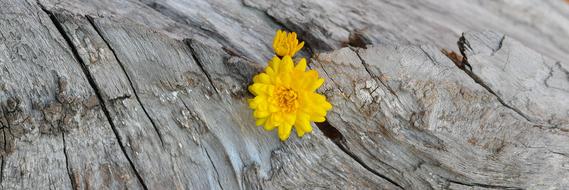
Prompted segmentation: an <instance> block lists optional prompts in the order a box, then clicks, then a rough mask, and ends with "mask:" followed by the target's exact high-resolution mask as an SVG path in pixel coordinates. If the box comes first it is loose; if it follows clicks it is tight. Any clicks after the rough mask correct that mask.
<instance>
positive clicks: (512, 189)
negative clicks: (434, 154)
mask: <svg viewBox="0 0 569 190" xmlns="http://www.w3.org/2000/svg"><path fill="white" fill-rule="evenodd" d="M443 179H444V178H443ZM445 180H447V181H448V182H450V183H455V184H459V185H464V186H469V187H482V188H487V189H507V190H519V189H522V188H520V187H512V186H502V185H490V184H483V183H468V182H462V181H457V180H452V179H445Z"/></svg>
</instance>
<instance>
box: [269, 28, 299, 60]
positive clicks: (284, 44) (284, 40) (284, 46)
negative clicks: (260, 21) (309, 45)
mask: <svg viewBox="0 0 569 190" xmlns="http://www.w3.org/2000/svg"><path fill="white" fill-rule="evenodd" d="M303 46H304V42H301V43H300V44H299V43H298V39H296V33H295V32H291V33H287V32H285V31H282V30H277V34H276V35H275V39H274V40H273V49H274V50H275V54H277V55H278V56H280V57H284V56H287V55H288V56H290V57H293V56H294V54H295V53H296V52H298V51H299V50H300V49H302V47H303Z"/></svg>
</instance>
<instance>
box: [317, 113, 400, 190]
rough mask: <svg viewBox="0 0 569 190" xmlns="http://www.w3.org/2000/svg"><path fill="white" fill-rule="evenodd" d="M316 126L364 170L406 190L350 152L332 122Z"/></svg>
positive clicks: (342, 136)
mask: <svg viewBox="0 0 569 190" xmlns="http://www.w3.org/2000/svg"><path fill="white" fill-rule="evenodd" d="M315 124H316V126H317V127H318V129H320V131H322V133H324V136H326V137H327V138H329V139H330V140H332V142H333V143H334V144H336V146H338V148H340V150H342V152H344V153H346V154H347V155H348V156H349V157H350V158H352V159H353V160H354V161H356V162H357V163H358V164H359V165H360V166H362V167H363V168H365V169H366V170H368V171H369V172H371V173H372V174H374V175H376V176H378V177H380V178H382V179H384V180H386V181H388V182H390V183H391V184H393V185H395V186H397V187H399V188H401V189H405V188H403V186H401V185H400V184H399V183H397V182H396V181H395V180H393V179H391V178H389V177H387V176H386V175H383V174H381V173H379V172H378V171H376V170H374V169H373V168H371V167H370V166H368V165H367V164H366V163H365V162H364V161H363V160H362V159H361V158H360V157H358V156H357V155H356V154H354V153H353V152H352V151H350V150H349V149H348V148H347V147H346V146H345V145H344V144H345V142H346V139H344V135H342V133H341V132H340V131H339V130H338V129H336V128H335V127H334V126H332V125H331V124H330V122H328V121H327V120H326V121H324V122H320V123H315Z"/></svg>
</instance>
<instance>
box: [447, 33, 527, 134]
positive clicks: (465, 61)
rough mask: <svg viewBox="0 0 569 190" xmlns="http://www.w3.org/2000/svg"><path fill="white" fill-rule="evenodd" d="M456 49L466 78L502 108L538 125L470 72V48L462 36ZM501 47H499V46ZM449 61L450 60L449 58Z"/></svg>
mask: <svg viewBox="0 0 569 190" xmlns="http://www.w3.org/2000/svg"><path fill="white" fill-rule="evenodd" d="M503 39H504V37H503V38H502V40H503ZM502 43H503V42H500V44H502ZM457 44H458V47H459V50H460V54H462V57H463V59H462V61H463V63H462V65H467V66H468V67H469V68H470V69H466V68H461V67H458V68H460V69H461V70H462V71H464V72H465V73H466V74H467V75H468V76H470V78H472V80H474V82H476V83H477V84H479V85H480V86H482V87H483V88H484V89H486V90H487V91H488V92H490V93H491V94H492V95H494V96H495V97H496V99H497V100H498V102H500V103H501V104H502V105H503V106H504V107H506V108H508V109H510V110H512V111H514V112H515V113H517V114H518V115H519V116H521V117H523V118H524V119H525V120H526V121H528V122H530V123H538V122H536V121H534V120H533V119H531V118H530V117H529V116H528V115H526V114H525V113H523V112H522V111H521V110H519V109H517V108H515V107H513V106H511V105H508V104H507V103H506V102H505V101H504V100H503V99H502V98H501V97H500V96H499V95H498V94H497V93H496V92H495V91H494V90H492V88H490V86H488V85H487V84H486V82H484V81H483V80H482V79H481V78H480V77H478V75H476V74H475V73H474V71H472V66H471V65H470V63H468V57H467V56H466V48H469V49H472V47H470V44H469V43H468V40H466V38H465V37H464V35H462V36H461V37H460V38H459V40H458V42H457ZM500 46H501V45H500ZM449 59H450V60H451V61H452V59H451V58H449Z"/></svg>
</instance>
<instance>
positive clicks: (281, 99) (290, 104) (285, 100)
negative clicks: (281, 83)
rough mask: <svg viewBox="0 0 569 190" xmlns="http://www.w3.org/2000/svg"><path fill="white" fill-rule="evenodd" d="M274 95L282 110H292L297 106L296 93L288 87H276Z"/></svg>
mask: <svg viewBox="0 0 569 190" xmlns="http://www.w3.org/2000/svg"><path fill="white" fill-rule="evenodd" d="M275 97H276V101H277V104H278V106H279V108H281V109H282V110H283V111H284V112H289V113H290V112H294V111H296V108H297V107H298V101H297V100H298V95H297V94H296V92H295V91H294V90H292V89H290V88H286V87H277V89H276V90H275Z"/></svg>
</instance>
